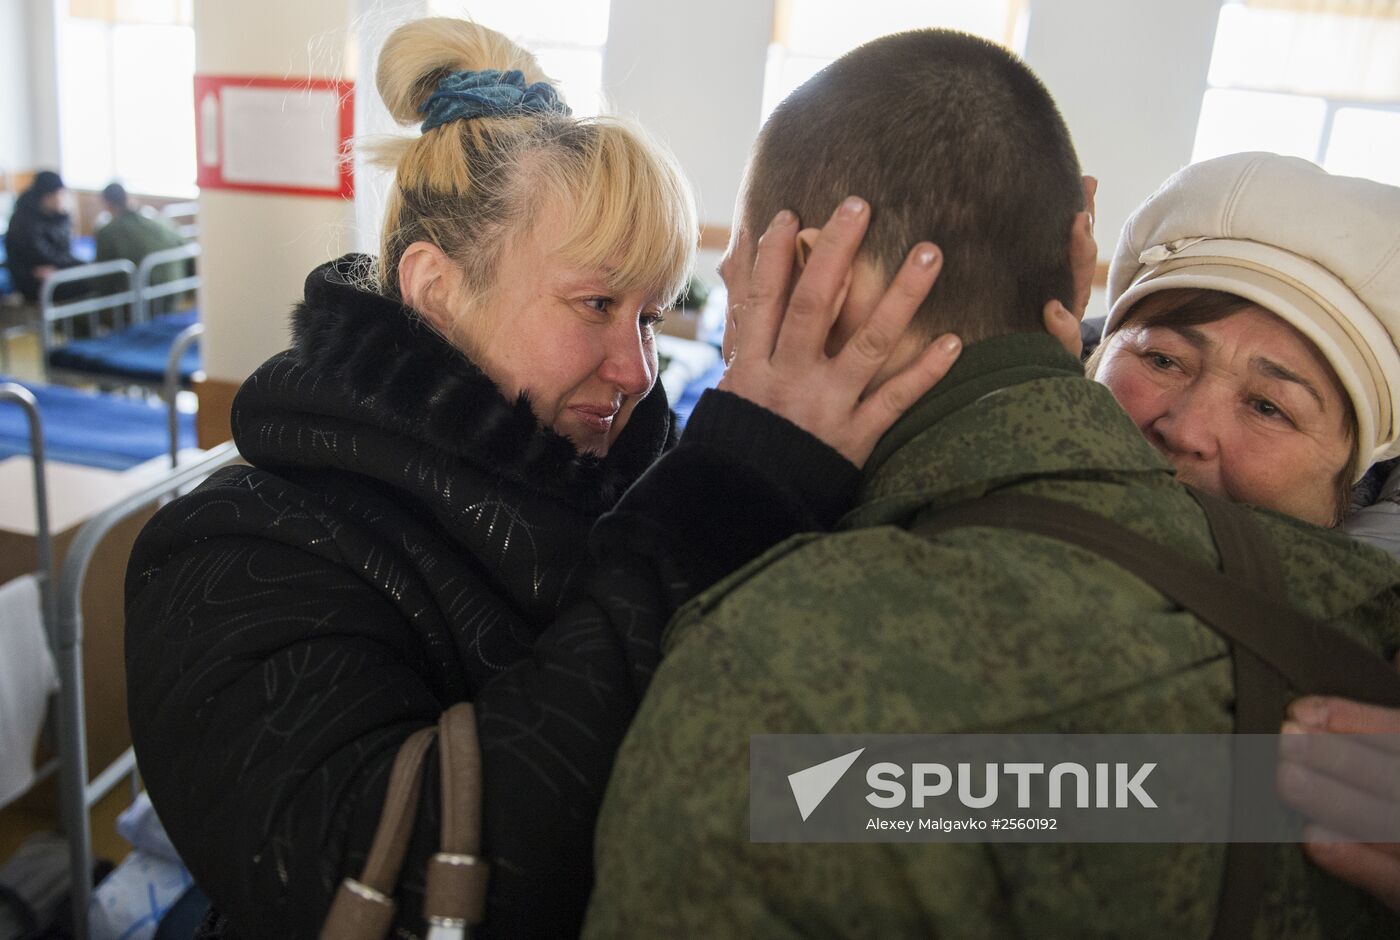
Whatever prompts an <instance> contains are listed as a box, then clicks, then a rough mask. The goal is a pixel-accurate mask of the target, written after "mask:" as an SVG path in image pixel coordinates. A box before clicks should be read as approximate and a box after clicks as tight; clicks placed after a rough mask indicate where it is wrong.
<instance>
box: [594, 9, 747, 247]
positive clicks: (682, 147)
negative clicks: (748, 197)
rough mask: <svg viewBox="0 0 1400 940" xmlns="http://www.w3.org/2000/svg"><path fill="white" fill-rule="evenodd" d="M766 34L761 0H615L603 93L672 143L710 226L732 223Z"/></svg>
mask: <svg viewBox="0 0 1400 940" xmlns="http://www.w3.org/2000/svg"><path fill="white" fill-rule="evenodd" d="M772 32H773V7H772V4H771V3H765V2H762V0H709V2H706V3H693V2H686V0H612V15H611V17H610V20H609V28H608V46H607V50H606V51H605V53H604V57H603V92H604V95H605V96H606V97H607V99H608V100H609V102H610V103H611V104H612V106H613V108H614V110H616V111H617V112H619V113H622V114H629V115H632V116H634V117H636V118H637V119H638V120H640V121H641V122H642V124H643V125H644V126H645V127H646V128H647V129H648V130H650V131H651V132H652V133H653V134H655V135H656V136H657V137H658V138H660V139H661V140H662V141H663V142H665V143H666V144H667V145H669V146H670V148H671V150H672V151H673V152H674V153H675V154H676V157H677V158H678V159H679V160H680V162H681V165H682V166H683V167H684V168H685V171H686V173H687V174H688V175H689V176H690V180H691V183H692V184H694V186H695V189H696V193H697V197H698V199H699V202H700V219H701V221H702V222H704V223H706V224H711V225H728V224H729V222H730V220H731V218H732V217H733V209H734V199H735V197H736V196H737V194H738V189H739V178H740V176H741V175H742V173H743V168H744V161H745V160H746V159H747V158H748V152H749V145H750V144H751V143H753V139H754V137H755V136H757V134H758V124H759V116H760V114H761V112H762V108H763V69H764V63H765V60H766V57H767V50H768V40H769V37H770V36H771V35H772Z"/></svg>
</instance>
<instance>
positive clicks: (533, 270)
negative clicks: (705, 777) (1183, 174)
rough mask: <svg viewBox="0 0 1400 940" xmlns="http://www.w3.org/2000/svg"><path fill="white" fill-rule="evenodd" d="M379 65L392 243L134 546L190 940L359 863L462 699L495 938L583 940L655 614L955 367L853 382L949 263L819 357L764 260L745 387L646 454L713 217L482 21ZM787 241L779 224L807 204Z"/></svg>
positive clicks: (242, 928) (284, 923)
mask: <svg viewBox="0 0 1400 940" xmlns="http://www.w3.org/2000/svg"><path fill="white" fill-rule="evenodd" d="M378 85H379V90H380V94H381V95H382V96H383V98H384V101H385V102H386V104H387V105H388V106H389V109H390V111H391V112H392V113H393V114H394V115H395V116H396V117H397V118H398V119H399V120H400V121H402V122H403V123H405V124H408V123H417V122H418V121H422V133H421V135H419V136H416V137H413V138H409V139H405V140H403V141H400V142H396V143H394V144H392V145H388V146H386V147H383V148H381V149H380V153H379V156H380V157H381V158H382V159H383V160H385V161H386V162H387V163H388V164H389V165H390V166H392V168H393V169H394V171H395V181H394V190H393V193H392V197H391V199H390V203H389V207H388V215H387V219H386V223H385V226H384V238H383V248H382V253H381V255H380V257H379V259H378V261H377V263H376V262H373V261H372V260H371V259H367V258H357V257H348V258H343V259H341V260H339V261H336V262H332V263H329V264H326V265H324V266H322V267H320V268H318V269H317V270H315V271H313V272H312V273H311V275H310V276H309V277H308V279H307V282H306V296H305V300H304V301H303V302H302V303H301V304H300V305H299V306H298V307H297V309H296V311H295V313H294V315H293V323H294V328H295V329H294V340H293V344H292V347H291V349H289V350H287V351H286V352H284V353H281V354H279V355H277V356H274V357H273V358H272V359H271V360H269V361H268V362H267V363H266V364H264V365H263V366H262V367H261V368H259V369H258V370H257V371H256V372H254V373H253V375H252V376H251V377H250V378H249V379H248V380H247V382H246V383H245V384H244V386H243V388H242V389H241V390H240V392H239V394H238V397H237V399H236V401H235V403H234V411H233V416H232V418H233V428H234V434H235V438H236V440H237V441H238V444H239V447H240V449H241V451H242V452H243V454H244V456H245V457H246V458H247V459H248V461H249V463H250V464H251V465H252V466H249V467H239V468H235V469H229V470H226V471H224V472H222V473H219V474H217V475H215V476H214V477H213V478H211V479H210V480H209V481H208V482H206V483H205V484H204V485H203V486H201V487H200V488H199V489H198V490H197V491H195V492H194V493H192V494H190V495H189V496H186V497H184V498H182V499H179V500H177V501H175V502H174V503H172V504H171V505H169V506H167V507H165V508H164V509H163V510H162V511H161V512H160V513H159V514H158V515H157V516H156V517H155V519H154V520H153V521H152V522H151V523H150V524H149V526H148V527H147V528H146V530H145V531H144V532H143V533H142V535H141V537H140V539H139V541H138V544H137V545H136V548H135V551H134V553H133V556H132V560H131V564H130V569H129V579H128V583H127V666H128V676H129V688H130V701H131V704H130V714H131V722H132V732H133V738H134V740H135V742H136V747H137V753H138V756H139V759H140V763H141V768H142V771H143V774H144V776H145V779H146V781H147V784H148V787H149V790H150V793H151V797H152V799H153V801H154V803H155V806H156V808H157V810H158V811H159V813H160V816H161V818H162V820H163V821H164V823H165V824H166V827H167V829H168V830H169V832H170V835H171V837H172V839H173V841H174V843H175V845H176V847H177V848H178V849H179V850H180V853H181V855H182V857H183V858H184V860H185V861H186V863H187V864H188V866H189V868H190V870H191V871H192V873H193V874H194V876H195V878H196V880H197V881H198V883H199V884H200V885H201V886H203V887H204V888H205V889H206V891H207V892H208V894H209V896H210V897H211V898H212V900H213V903H214V907H215V908H216V909H217V911H219V912H220V915H219V916H217V917H212V918H211V919H210V920H209V921H207V923H206V927H207V930H206V935H209V934H222V935H223V936H240V937H258V938H263V937H283V936H310V935H314V934H315V933H316V932H317V928H318V925H319V924H320V923H321V919H322V918H323V917H324V916H325V913H326V910H327V905H328V903H329V901H330V899H331V896H332V893H333V892H334V891H335V890H336V886H337V884H338V883H339V882H340V881H341V879H342V877H344V876H356V875H358V874H359V871H360V867H361V865H362V864H363V862H364V859H365V854H366V851H367V847H368V846H369V844H370V840H371V835H372V833H373V832H374V829H375V827H376V824H377V822H378V821H379V819H380V815H381V808H382V807H383V804H384V800H385V792H386V780H387V776H388V773H389V769H390V766H391V764H392V762H393V761H394V758H395V754H396V752H397V751H398V750H399V748H400V745H401V744H402V743H403V742H404V741H405V740H406V739H408V738H409V737H410V735H412V734H413V733H414V732H415V731H416V730H418V729H420V728H424V727H427V726H430V725H432V724H434V723H435V722H436V721H437V720H438V717H439V714H440V713H442V712H443V711H444V710H445V709H447V708H448V707H449V706H451V705H453V704H454V703H457V702H462V701H470V702H472V703H473V704H474V706H475V712H476V716H477V723H478V732H479V738H480V740H481V747H482V757H483V788H484V809H483V811H484V821H483V830H484V838H483V842H484V847H483V848H484V853H485V855H486V857H487V859H488V860H489V863H490V866H491V868H490V881H489V893H488V896H487V899H486V920H485V924H484V925H483V927H482V930H481V932H479V933H474V935H479V936H511V937H529V936H549V937H554V936H567V935H570V934H574V933H576V932H577V930H578V925H579V922H580V920H581V918H582V914H583V910H584V904H585V902H586V899H587V897H588V893H589V889H590V887H591V871H592V869H591V845H592V829H593V822H594V818H595V815H596V812H597V808H598V804H599V800H600V798H601V796H602V792H603V787H604V784H605V783H606V781H607V777H608V774H609V771H610V768H611V765H612V760H613V756H614V752H615V749H616V747H617V745H618V742H619V741H620V739H621V737H622V734H623V733H624V731H625V730H626V728H627V726H628V723H629V721H630V719H631V716H632V713H633V711H634V709H635V708H636V705H637V702H638V699H639V697H640V696H641V694H642V692H643V691H644V689H645V688H646V685H647V683H648V681H649V678H650V676H651V673H652V670H653V669H654V667H655V665H656V662H657V658H658V655H659V654H658V648H659V645H660V644H659V637H660V632H661V629H662V627H664V625H665V623H666V621H667V620H668V618H669V616H670V614H671V613H672V612H673V611H674V610H675V609H676V607H677V606H678V605H679V604H681V603H682V602H684V601H685V600H686V599H688V598H689V597H691V596H693V595H694V594H695V593H696V592H697V591H699V590H700V589H702V588H703V587H705V586H706V585H708V584H710V583H711V582H713V581H714V580H716V579H717V578H718V577H720V576H721V575H723V574H725V573H727V572H728V571H730V570H733V569H734V568H737V567H738V566H739V565H740V564H742V563H744V562H745V561H746V560H748V559H750V558H752V557H754V556H755V555H756V554H758V553H759V552H761V551H763V550H764V549H765V548H767V547H768V546H771V545H773V544H775V543H776V542H777V541H779V540H781V539H782V538H785V537H786V536H788V535H790V534H792V533H794V532H796V531H799V530H802V529H809V528H821V527H824V526H827V525H829V524H831V522H833V521H834V520H835V518H836V517H837V515H839V513H840V512H841V511H842V509H843V507H844V504H845V502H846V500H847V499H848V498H849V494H850V491H851V490H852V489H853V487H854V482H855V478H856V472H857V470H856V465H857V464H858V463H860V462H863V461H864V459H865V457H866V456H868V454H869V452H870V449H871V447H873V445H874V443H875V441H876V440H877V439H878V438H879V436H880V435H881V434H882V433H883V431H884V430H885V429H886V428H887V427H888V426H889V424H890V423H891V422H892V421H893V419H894V418H895V417H896V413H895V412H894V411H893V410H891V409H890V407H889V405H888V403H889V402H891V401H905V402H908V401H913V400H915V399H916V398H918V397H919V395H920V394H921V393H922V392H923V391H924V390H925V389H926V388H927V387H929V386H930V385H931V384H932V383H933V381H934V380H935V379H936V378H938V377H939V376H940V375H941V374H942V372H943V371H944V370H945V369H946V367H947V365H948V364H950V362H951V360H952V359H953V358H955V356H956V351H955V349H954V348H953V347H950V346H948V345H947V344H934V347H932V348H931V351H930V353H929V354H928V355H927V356H925V357H924V358H923V359H922V360H921V361H920V362H919V363H917V364H916V365H915V367H913V368H911V369H909V370H907V371H905V372H904V373H902V374H901V375H899V376H896V377H895V378H894V379H891V380H890V381H891V382H892V383H894V384H893V385H891V386H888V388H889V389H890V392H891V394H889V395H878V396H873V397H872V398H870V399H867V400H862V398H861V392H862V391H863V389H864V387H865V385H866V384H867V383H868V382H869V381H870V380H871V378H872V377H873V376H874V375H875V373H876V371H877V370H878V369H879V368H880V366H881V365H882V364H883V357H882V356H881V355H880V351H881V350H882V349H883V350H885V351H888V343H887V342H884V341H882V340H881V339H880V337H881V336H885V335H898V334H899V333H900V331H902V329H903V327H904V325H905V324H907V322H908V320H909V318H910V317H911V316H912V314H913V311H914V308H915V306H917V299H916V300H914V302H913V305H911V304H910V303H909V302H908V301H906V300H903V299H901V298H902V297H914V298H921V297H922V296H923V294H925V293H926V292H927V290H928V288H929V287H930V286H931V285H932V283H933V280H934V278H935V277H936V275H937V264H938V259H937V254H936V252H933V251H930V250H929V249H931V246H928V245H921V246H916V248H917V249H919V250H916V251H915V252H913V253H912V254H911V260H910V262H909V263H908V264H907V265H906V266H905V268H904V269H903V270H902V271H901V272H900V274H899V276H898V278H897V281H898V282H899V283H898V284H897V285H896V287H897V288H898V290H894V289H892V290H891V292H890V293H889V294H888V295H886V298H885V299H884V300H882V301H880V302H879V303H878V304H877V306H876V307H875V308H874V311H873V313H872V324H873V325H872V332H871V333H870V334H868V335H867V336H866V337H863V338H862V339H863V340H868V341H862V342H861V343H852V344H851V346H850V352H849V354H848V353H847V352H846V351H844V350H843V351H842V352H841V353H838V354H837V355H835V356H833V357H828V356H826V355H825V353H824V352H823V345H824V343H825V338H826V337H825V333H826V329H827V326H828V325H829V322H830V317H829V316H828V312H829V311H830V310H831V309H834V307H833V304H835V303H836V302H837V295H838V292H839V289H840V284H839V282H836V283H829V282H823V281H821V280H820V279H819V278H816V277H813V278H807V277H804V278H803V279H802V281H801V282H799V283H798V284H797V285H796V286H795V287H794V289H793V290H792V293H791V295H790V296H791V301H790V304H789V302H788V301H787V299H786V298H787V297H788V296H789V295H788V294H787V292H786V286H787V281H788V275H789V271H788V270H787V269H786V267H782V268H781V269H780V268H779V267H778V266H776V265H774V264H773V263H772V262H771V261H769V262H766V263H762V264H760V270H758V271H756V273H755V285H754V291H753V296H752V297H749V298H741V299H743V300H745V301H746V302H748V303H749V305H750V307H751V313H752V314H753V315H754V316H756V317H760V318H764V319H766V321H767V322H768V323H769V324H770V325H771V327H772V329H771V330H770V331H769V341H768V342H767V343H766V344H764V343H759V344H757V345H755V346H754V347H753V348H751V349H746V350H744V351H742V352H741V353H740V358H741V359H742V360H744V361H745V363H746V368H744V369H743V370H741V372H742V374H743V376H744V377H745V381H744V384H743V388H741V389H736V391H740V392H742V393H743V395H745V396H747V397H746V398H741V397H739V396H738V395H737V394H734V393H732V392H716V393H710V394H707V396H706V397H705V399H704V400H702V402H701V403H700V405H699V406H698V407H697V409H696V410H695V412H694V415H693V417H692V419H691V423H690V425H689V427H688V428H687V431H686V434H685V436H684V438H682V440H681V442H680V444H679V445H678V446H675V447H674V448H672V449H671V450H670V452H669V453H668V454H667V455H666V457H664V458H663V459H662V460H661V461H660V462H659V463H658V464H657V466H656V467H655V468H653V469H652V471H651V472H650V473H646V474H645V475H644V473H643V471H645V470H646V469H647V468H648V467H649V466H650V465H651V464H652V463H653V462H654V461H656V460H657V458H658V457H659V456H660V455H661V454H662V453H663V451H666V450H667V448H668V447H670V445H671V443H672V442H673V441H674V437H675V431H674V429H673V427H672V425H671V420H670V415H669V411H668V409H667V406H666V401H665V399H664V397H663V395H662V394H661V392H660V390H659V389H657V388H656V387H655V379H656V369H657V359H656V351H655V348H654V343H653V331H654V328H655V325H656V323H657V322H658V321H659V320H660V318H661V316H662V313H663V311H664V310H665V309H666V307H667V306H668V305H669V304H670V303H671V301H672V300H673V299H674V297H675V295H676V293H677V291H678V290H679V288H680V286H681V285H682V284H683V283H684V282H685V278H686V274H687V271H688V268H689V265H690V262H691V257H692V253H693V250H694V242H695V233H696V223H695V218H694V212H693V208H692V204H691V200H690V196H689V193H688V190H687V188H686V186H685V183H684V182H683V180H682V179H681V177H680V175H679V173H678V172H677V171H676V169H675V168H674V166H673V165H672V163H671V161H670V160H669V159H668V158H667V157H666V156H665V155H664V154H662V153H661V152H660V151H658V149H657V148H656V147H655V145H653V144H651V143H649V142H648V141H647V140H646V139H645V138H644V137H643V136H641V135H640V134H639V133H638V132H636V131H634V130H632V129H629V128H628V127H627V126H625V125H622V124H618V123H615V122H610V121H603V120H596V121H595V120H576V119H574V118H572V117H570V116H569V114H568V111H567V109H566V108H564V107H563V105H562V103H561V102H560V101H559V99H558V96H557V94H556V93H555V91H554V89H553V87H552V86H550V85H549V84H548V83H547V82H546V81H545V80H544V78H543V76H542V75H541V74H540V72H539V68H538V65H537V64H536V63H535V61H534V59H533V58H532V57H531V56H529V55H528V54H527V53H525V52H523V51H522V50H520V49H519V48H517V47H515V46H514V45H513V44H511V43H510V42H509V41H507V40H506V39H504V38H503V37H502V36H500V35H499V34H497V33H494V32H492V31H491V30H488V29H485V28H482V27H480V26H477V25H474V24H470V23H465V22H460V21H455V20H445V19H430V20H423V21H418V22H415V23H411V24H409V25H407V26H404V27H402V28H400V29H399V30H398V31H396V32H395V33H394V34H393V35H392V36H391V37H390V39H389V40H388V42H387V43H386V44H385V46H384V48H383V52H382V54H381V58H380V61H379V68H378ZM868 216H869V211H868V208H867V207H865V205H864V204H863V203H861V202H860V201H859V200H854V201H851V202H849V203H848V205H847V206H846V208H845V209H843V210H842V211H840V212H838V213H837V216H836V217H835V218H834V219H833V221H832V224H831V226H830V233H829V237H827V238H825V239H824V240H823V242H822V243H821V244H820V245H819V246H818V249H819V250H820V251H821V252H822V253H823V255H824V257H826V258H828V259H830V260H832V261H834V262H835V263H837V264H838V265H839V264H840V263H843V262H844V263H849V260H850V257H852V256H853V255H854V253H855V250H856V246H857V245H858V243H859V241H860V237H861V234H862V232H863V231H864V228H865V224H866V220H867V218H868ZM773 232H774V234H775V236H776V237H778V238H780V239H786V240H788V241H791V239H793V238H794V237H795V236H796V224H795V220H793V219H791V218H790V217H786V216H780V217H779V218H778V219H777V220H776V221H775V223H774V226H773ZM785 307H787V309H788V313H789V316H788V318H787V319H783V312H784V308H785ZM813 324H821V327H820V329H817V330H813V329H812V325H813ZM790 325H791V326H792V327H793V328H792V329H789V326H790ZM872 353H874V355H872ZM770 392H774V394H769V393H770ZM781 402H794V403H796V407H793V408H789V407H781V408H780V407H779V404H780V403H781ZM814 403H816V404H817V405H818V406H819V407H812V405H813V404H814ZM769 404H771V405H773V407H774V408H775V409H778V410H779V411H782V412H783V413H784V414H786V415H788V416H790V417H791V418H792V422H789V421H787V420H784V419H783V418H780V417H779V416H778V415H777V414H774V413H772V412H770V411H768V410H765V408H763V407H759V406H763V405H769ZM794 422H795V423H794ZM624 492H626V493H627V495H626V496H625V498H623V497H622V494H623V493H624ZM605 513H606V514H607V515H604V514H605ZM600 516H601V517H602V520H601V521H599V518H600ZM595 523H596V524H595ZM590 548H591V549H592V551H591V552H590V551H589V549H590ZM429 760H430V765H429V768H428V769H427V770H426V771H425V776H426V779H428V780H433V781H435V780H436V779H437V775H436V772H435V771H434V770H433V769H432V762H433V761H435V758H434V757H430V758H429ZM438 820H439V803H438V788H437V787H436V786H428V787H424V788H423V797H422V799H421V802H420V805H419V807H418V811H417V815H416V825H415V826H414V829H413V835H412V840H411V844H410V847H409V851H408V857H407V862H406V865H405V868H404V876H403V878H402V879H401V881H400V883H399V890H398V893H397V895H396V898H395V900H396V901H397V914H396V915H394V916H395V921H394V930H395V931H396V935H398V936H421V935H422V934H423V931H424V922H423V914H422V907H423V896H424V869H425V864H426V860H427V859H428V857H429V856H430V855H431V854H432V853H434V852H435V851H436V850H437V832H438ZM374 903H379V902H377V901H376V902H374Z"/></svg>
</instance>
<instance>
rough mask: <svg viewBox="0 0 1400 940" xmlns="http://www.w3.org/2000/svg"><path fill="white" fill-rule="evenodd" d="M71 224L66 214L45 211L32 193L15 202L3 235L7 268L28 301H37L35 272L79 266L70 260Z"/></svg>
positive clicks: (24, 194)
mask: <svg viewBox="0 0 1400 940" xmlns="http://www.w3.org/2000/svg"><path fill="white" fill-rule="evenodd" d="M72 242H73V223H72V221H71V220H70V219H69V217H68V214H67V213H66V212H45V211H44V210H43V209H42V208H41V207H40V205H39V196H38V194H37V193H36V192H35V191H34V190H32V189H31V190H26V191H25V192H24V193H23V194H21V195H20V197H19V198H18V199H17V200H15V211H14V214H13V215H11V216H10V227H9V229H8V230H7V231H6V232H5V254H6V256H7V257H6V261H5V263H6V265H7V266H8V267H9V269H10V276H11V277H12V278H13V279H14V282H15V289H16V290H18V291H19V292H20V293H21V294H23V295H24V296H25V299H27V300H31V301H33V300H38V299H39V286H40V282H39V279H38V278H36V277H35V276H34V269H35V268H37V267H42V266H44V265H52V266H53V267H55V268H71V267H73V266H74V265H76V264H80V263H81V262H79V261H78V259H77V258H75V257H73V250H72Z"/></svg>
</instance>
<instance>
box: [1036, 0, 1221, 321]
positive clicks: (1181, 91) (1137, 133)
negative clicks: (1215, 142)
mask: <svg viewBox="0 0 1400 940" xmlns="http://www.w3.org/2000/svg"><path fill="white" fill-rule="evenodd" d="M1219 16H1220V0H1178V2H1176V3H1173V4H1171V5H1170V6H1169V7H1168V6H1166V5H1164V4H1162V3H1159V2H1156V0H1115V2H1113V3H1104V2H1103V0H1033V3H1032V4H1031V9H1030V27H1029V30H1028V32H1027V34H1026V51H1025V57H1026V61H1027V62H1028V63H1029V64H1030V66H1031V68H1033V69H1035V71H1036V73H1037V74H1038V75H1039V76H1040V78H1041V80H1042V81H1043V82H1045V85H1046V87H1047V88H1049V89H1050V93H1051V94H1052V95H1054V96H1055V100H1056V101H1057V102H1059V105H1060V111H1061V112H1062V113H1063V114H1064V116H1065V122H1066V123H1067V124H1068V125H1069V129H1070V133H1071V134H1072V135H1073V136H1074V144H1075V148H1076V149H1077V150H1078V151H1079V160H1080V163H1081V164H1082V165H1083V167H1084V171H1085V172H1086V173H1089V174H1091V175H1094V176H1097V177H1099V193H1098V199H1097V203H1098V220H1097V225H1096V235H1097V236H1098V241H1099V257H1100V258H1101V259H1103V260H1104V261H1108V260H1109V259H1111V258H1112V256H1113V249H1114V246H1115V245H1116V244H1117V241H1118V233H1119V231H1120V230H1121V229H1122V227H1123V223H1124V222H1126V221H1127V220H1128V216H1130V215H1132V212H1133V210H1134V209H1136V208H1137V207H1138V205H1139V204H1140V203H1141V202H1142V201H1143V200H1144V199H1146V198H1147V197H1148V196H1150V195H1152V193H1153V192H1155V191H1156V189H1157V187H1158V186H1159V185H1161V183H1162V181H1163V180H1165V179H1166V178H1167V177H1168V176H1170V175H1171V174H1173V173H1175V172H1176V171H1177V170H1179V169H1180V168H1181V167H1183V166H1185V165H1186V164H1187V163H1190V162H1191V148H1192V146H1193V144H1194V143H1195V139H1196V122H1197V121H1198V120H1199V118H1200V114H1201V99H1202V97H1203V96H1204V95H1205V91H1206V73H1207V72H1208V71H1209V70H1210V53H1211V49H1212V47H1213V46H1214V44H1215V26H1216V21H1217V19H1218V17H1219ZM1105 312H1107V311H1106V310H1105V309H1104V307H1103V299H1102V292H1101V291H1098V290H1096V291H1095V298H1094V300H1093V301H1091V303H1090V308H1089V315H1090V316H1095V315H1099V314H1103V313H1105Z"/></svg>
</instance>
